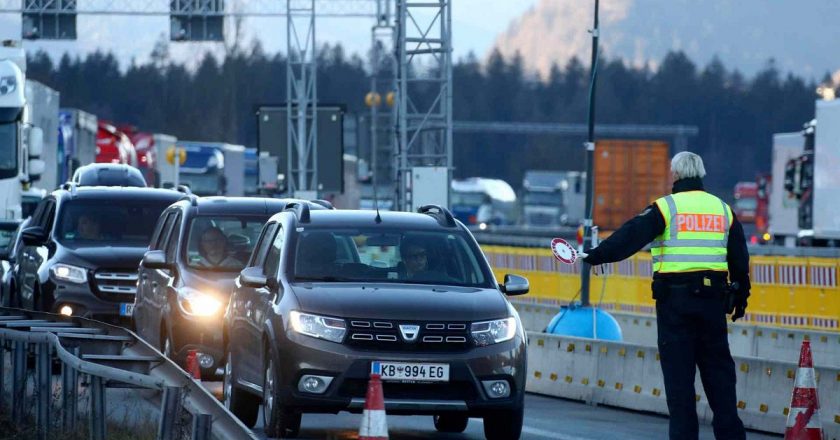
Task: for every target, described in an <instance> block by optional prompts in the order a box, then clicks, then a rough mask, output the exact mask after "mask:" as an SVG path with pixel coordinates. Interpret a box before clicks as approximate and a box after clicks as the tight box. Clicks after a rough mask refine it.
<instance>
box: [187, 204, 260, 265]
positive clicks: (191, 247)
mask: <svg viewBox="0 0 840 440" xmlns="http://www.w3.org/2000/svg"><path fill="white" fill-rule="evenodd" d="M267 220H268V216H267V215H262V216H254V215H248V216H235V215H212V216H210V215H203V216H196V217H193V219H192V220H190V226H189V228H188V229H187V235H186V238H187V247H186V261H187V265H189V266H190V267H192V268H195V269H199V270H221V271H227V272H239V271H240V270H242V269H243V268H244V267H245V263H246V262H247V261H248V259H249V257H250V256H251V252H252V251H253V250H254V246H255V245H256V243H257V240H258V238H259V236H260V231H262V228H263V225H264V224H265V222H266V221H267Z"/></svg>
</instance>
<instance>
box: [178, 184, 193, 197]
mask: <svg viewBox="0 0 840 440" xmlns="http://www.w3.org/2000/svg"><path fill="white" fill-rule="evenodd" d="M176 191H178V192H182V193H184V194H186V195H192V193H193V192H192V190H191V189H190V187H188V186H187V185H178V188H176Z"/></svg>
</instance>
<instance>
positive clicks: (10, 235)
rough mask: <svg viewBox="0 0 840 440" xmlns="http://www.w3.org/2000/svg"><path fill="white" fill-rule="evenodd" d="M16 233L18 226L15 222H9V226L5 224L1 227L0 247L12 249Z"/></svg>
mask: <svg viewBox="0 0 840 440" xmlns="http://www.w3.org/2000/svg"><path fill="white" fill-rule="evenodd" d="M16 234H17V227H15V225H13V224H9V225H8V226H6V225H4V226H3V227H2V228H0V249H9V250H11V248H12V244H13V243H14V241H15V235H16Z"/></svg>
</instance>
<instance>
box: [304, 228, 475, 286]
mask: <svg viewBox="0 0 840 440" xmlns="http://www.w3.org/2000/svg"><path fill="white" fill-rule="evenodd" d="M290 264H291V266H292V271H293V276H294V279H295V281H327V282H329V281H348V282H376V283H412V284H436V285H454V286H471V287H489V286H491V285H492V284H491V283H492V275H491V274H490V270H489V267H487V264H486V260H485V259H484V257H483V255H482V254H481V251H480V250H479V249H478V247H477V246H475V244H474V242H473V241H472V240H469V239H468V238H467V236H466V235H465V234H463V233H462V232H460V231H459V232H450V231H389V230H383V229H381V228H371V229H361V230H359V229H353V230H329V231H327V230H319V229H307V230H306V231H303V232H300V233H299V235H298V240H297V244H296V250H295V259H294V262H292V263H290Z"/></svg>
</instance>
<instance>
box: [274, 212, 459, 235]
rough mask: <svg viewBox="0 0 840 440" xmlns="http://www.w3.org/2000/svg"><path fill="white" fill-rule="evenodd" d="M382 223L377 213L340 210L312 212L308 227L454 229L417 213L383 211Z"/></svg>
mask: <svg viewBox="0 0 840 440" xmlns="http://www.w3.org/2000/svg"><path fill="white" fill-rule="evenodd" d="M379 215H380V218H381V219H382V221H381V222H379V223H377V222H376V211H374V210H363V209H352V210H351V209H340V210H317V211H316V210H312V212H311V213H310V221H309V223H305V225H306V226H311V227H313V228H320V227H326V228H332V227H334V228H358V227H369V226H372V227H381V228H383V229H391V228H407V229H423V230H446V231H451V230H453V229H454V228H453V227H446V226H442V225H441V224H440V223H439V222H438V219H437V218H435V217H433V216H431V215H428V214H419V213H415V212H400V211H381V212H380V213H379ZM279 217H280V216H279V214H277V215H275V216H273V217H272V218H271V219H272V220H279Z"/></svg>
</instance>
